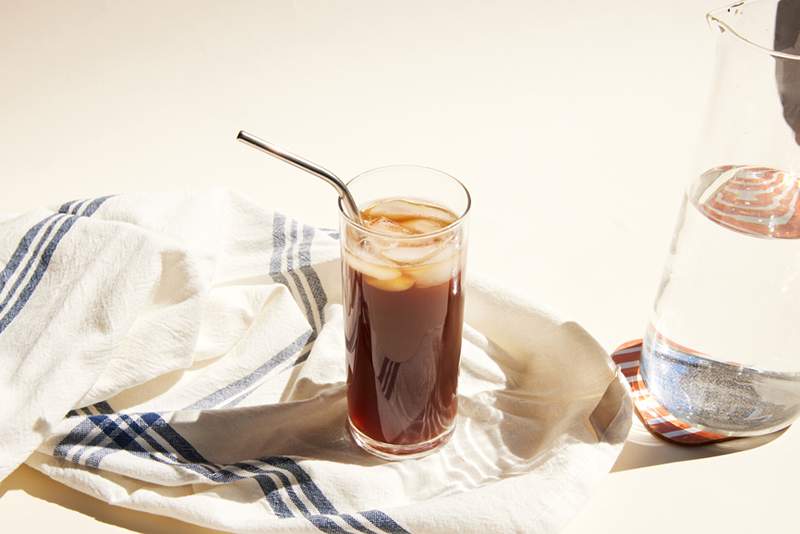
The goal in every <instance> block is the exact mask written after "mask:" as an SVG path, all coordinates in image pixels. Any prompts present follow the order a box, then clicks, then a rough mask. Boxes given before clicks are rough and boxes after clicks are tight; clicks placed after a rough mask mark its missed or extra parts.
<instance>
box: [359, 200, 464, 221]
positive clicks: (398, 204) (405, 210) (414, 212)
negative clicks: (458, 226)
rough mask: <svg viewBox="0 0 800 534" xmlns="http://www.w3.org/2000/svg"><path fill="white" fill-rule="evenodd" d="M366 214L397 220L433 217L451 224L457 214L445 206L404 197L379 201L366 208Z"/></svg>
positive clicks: (432, 218)
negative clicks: (440, 206) (441, 206)
mask: <svg viewBox="0 0 800 534" xmlns="http://www.w3.org/2000/svg"><path fill="white" fill-rule="evenodd" d="M364 214H365V215H366V216H367V217H385V218H387V219H392V220H393V221H396V222H402V221H407V220H410V219H431V220H434V221H439V222H443V223H445V224H450V223H451V222H453V221H455V220H456V217H455V215H453V214H452V213H451V212H449V211H447V210H446V209H444V208H439V207H436V206H432V205H431V204H424V203H422V202H412V201H410V200H404V199H395V200H386V201H383V202H378V203H377V204H375V205H374V206H371V207H370V208H368V209H367V210H365V211H364Z"/></svg>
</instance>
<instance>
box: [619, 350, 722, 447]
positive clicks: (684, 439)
mask: <svg viewBox="0 0 800 534" xmlns="http://www.w3.org/2000/svg"><path fill="white" fill-rule="evenodd" d="M641 355H642V340H641V339H637V340H634V341H629V342H627V343H625V344H624V345H621V346H620V347H618V348H617V350H615V351H614V353H613V354H612V355H611V359H612V360H614V363H615V364H617V367H618V368H619V370H620V371H621V372H622V374H623V375H624V376H625V378H627V379H628V384H629V385H630V387H631V394H632V395H633V404H634V406H636V413H637V414H638V415H639V419H640V420H641V421H642V424H643V425H644V426H645V428H647V430H649V431H650V433H651V434H653V435H654V436H656V437H659V438H662V439H665V440H667V441H671V442H673V443H679V444H681V445H702V444H703V443H714V442H717V441H724V440H726V439H730V438H728V437H726V436H723V435H720V434H714V433H713V432H706V431H704V430H700V429H699V428H696V427H693V426H692V425H690V424H689V423H684V422H683V421H680V420H678V419H676V418H675V416H674V415H672V414H671V413H669V412H668V411H667V409H666V408H664V407H663V406H662V405H661V404H660V403H659V402H658V401H657V400H656V399H655V398H653V397H652V396H651V395H650V392H649V391H647V387H645V385H644V381H642V376H641V375H640V374H639V358H640V357H641Z"/></svg>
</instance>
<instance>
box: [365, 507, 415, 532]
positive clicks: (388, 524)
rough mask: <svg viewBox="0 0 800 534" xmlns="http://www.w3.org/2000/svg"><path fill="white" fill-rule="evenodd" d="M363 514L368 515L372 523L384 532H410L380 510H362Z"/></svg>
mask: <svg viewBox="0 0 800 534" xmlns="http://www.w3.org/2000/svg"><path fill="white" fill-rule="evenodd" d="M360 513H361V515H362V516H364V517H366V518H367V520H369V522H370V523H372V524H373V525H375V526H376V527H378V528H379V529H381V530H382V531H384V532H389V533H390V534H408V531H407V530H406V529H404V528H403V527H401V526H400V525H398V524H397V522H396V521H395V520H394V519H392V518H391V517H389V516H388V515H387V514H385V513H384V512H381V511H380V510H367V511H366V512H360Z"/></svg>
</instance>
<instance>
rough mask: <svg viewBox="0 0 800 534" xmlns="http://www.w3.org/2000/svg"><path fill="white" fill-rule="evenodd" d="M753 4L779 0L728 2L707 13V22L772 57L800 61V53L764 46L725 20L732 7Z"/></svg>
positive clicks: (772, 2) (774, 3) (776, 2)
mask: <svg viewBox="0 0 800 534" xmlns="http://www.w3.org/2000/svg"><path fill="white" fill-rule="evenodd" d="M752 4H772V5H777V4H778V1H776V0H742V1H741V2H735V3H733V4H728V5H726V6H723V7H719V8H717V9H712V10H711V11H709V12H708V13H706V22H707V23H708V24H709V25H710V26H712V27H713V26H716V27H718V28H719V29H721V30H722V31H727V32H730V34H731V35H733V36H734V37H735V38H736V39H738V40H739V41H741V42H742V43H744V44H746V45H748V46H750V47H753V48H755V49H757V50H759V51H761V52H764V53H766V54H767V55H769V56H772V57H778V58H782V59H791V60H793V61H800V54H790V53H788V52H779V51H778V50H775V49H773V48H770V47H767V46H764V45H763V44H759V43H757V42H755V41H753V40H751V39H749V38H747V37H746V36H745V35H743V34H742V32H741V31H738V30H737V29H736V28H734V27H733V26H732V24H731V23H730V22H727V21H726V20H725V18H726V16H727V14H728V13H730V12H731V10H732V9H736V8H739V7H742V6H747V5H752Z"/></svg>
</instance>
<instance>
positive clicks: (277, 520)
mask: <svg viewBox="0 0 800 534" xmlns="http://www.w3.org/2000/svg"><path fill="white" fill-rule="evenodd" d="M2 264H5V268H4V269H3V270H2V272H1V273H0V362H2V365H0V381H1V382H0V399H1V400H2V402H0V478H2V477H3V476H5V475H7V474H8V473H10V472H11V471H12V470H13V469H15V468H16V467H17V465H19V463H20V462H23V461H26V462H27V463H28V465H30V466H32V467H33V468H35V469H37V470H39V471H41V472H43V473H45V474H46V475H48V476H50V477H52V478H53V479H55V480H57V481H59V482H62V483H64V484H66V485H68V486H71V487H73V488H75V489H77V490H79V491H82V492H85V493H88V494H90V495H92V496H94V497H96V498H98V499H102V500H104V501H106V502H108V503H111V504H115V505H120V506H125V507H128V508H133V509H137V510H145V511H147V512H150V513H156V514H163V515H167V516H172V517H175V518H178V519H182V520H184V521H189V522H193V523H197V524H200V525H205V526H208V527H214V528H218V529H224V530H231V531H236V532H305V531H312V532H316V531H319V530H321V531H323V532H335V533H341V532H443V531H448V532H449V531H452V530H456V529H458V530H459V531H461V532H486V531H501V532H511V531H517V532H554V531H556V530H558V529H559V528H560V527H561V526H562V525H563V524H565V522H566V521H567V520H568V519H569V518H570V516H571V515H573V514H574V513H575V512H576V510H577V509H578V507H579V506H580V505H581V504H582V503H583V502H584V501H585V499H586V498H587V496H588V495H589V493H590V490H591V488H592V487H593V485H595V483H596V482H597V481H598V480H600V479H601V478H602V477H603V476H604V475H605V474H606V473H607V472H608V471H609V469H610V467H611V466H612V464H613V463H614V461H615V459H616V457H617V456H618V454H619V452H620V449H621V446H622V442H623V440H624V439H625V436H626V435H627V432H628V430H629V427H630V416H631V403H630V400H629V396H628V395H627V393H626V391H625V389H624V386H623V385H622V381H621V380H620V378H619V377H618V376H617V375H616V374H615V371H614V367H613V364H612V363H611V361H610V360H609V358H608V357H607V355H606V353H605V352H604V351H603V349H602V348H601V347H600V346H599V345H598V344H597V343H596V342H595V341H594V340H593V339H592V337H591V336H589V334H587V333H586V332H585V331H584V330H583V329H582V328H581V327H580V326H578V325H577V324H575V323H573V322H567V321H562V320H560V319H557V318H556V317H555V316H553V315H552V314H549V313H546V312H544V311H541V310H540V309H538V308H536V307H534V306H532V305H531V304H528V303H526V302H524V301H523V300H521V299H518V298H516V297H514V296H512V295H511V294H510V293H508V292H506V291H504V290H501V289H498V288H496V287H494V286H492V285H491V284H490V283H488V282H486V281H484V280H482V279H480V278H476V277H472V278H471V280H470V281H469V282H468V284H467V306H466V321H467V325H466V326H465V331H464V346H463V352H462V364H461V375H460V383H459V414H458V419H457V427H456V431H455V434H454V436H453V438H452V440H451V441H450V442H449V443H448V444H447V445H446V446H445V447H444V448H443V449H442V450H441V451H439V452H437V453H436V454H433V455H430V456H427V457H425V458H422V459H419V460H412V461H405V462H384V461H381V460H378V459H376V458H373V457H371V456H369V455H367V454H366V453H364V452H362V451H361V450H360V449H358V448H357V447H356V446H355V445H353V444H352V443H351V442H350V440H349V438H348V437H347V432H346V430H345V420H346V398H345V386H344V382H345V380H346V373H345V356H344V353H345V347H344V341H343V315H342V314H343V311H342V306H341V286H340V283H341V282H340V280H341V278H340V272H339V269H340V265H339V243H338V234H337V232H336V231H334V230H326V229H320V228H313V227H310V226H307V225H304V224H301V223H299V222H297V221H295V220H292V219H290V218H287V217H285V216H283V215H281V214H278V213H271V212H267V211H264V210H262V209H260V208H259V207H257V206H255V205H254V204H252V203H251V202H249V201H248V200H246V199H245V198H244V197H242V196H239V195H236V194H233V193H230V192H227V191H213V192H210V193H202V194H200V193H198V194H177V193H175V194H146V195H145V194H141V195H123V196H114V197H102V198H97V199H87V200H81V201H73V202H68V203H65V204H64V205H62V206H61V207H60V208H58V210H57V211H55V212H54V211H48V210H41V211H36V212H33V213H29V214H26V215H22V216H15V217H8V216H7V217H3V216H2V215H0V265H2Z"/></svg>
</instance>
